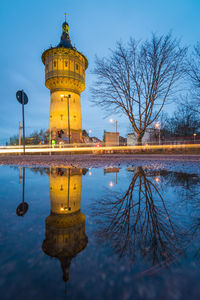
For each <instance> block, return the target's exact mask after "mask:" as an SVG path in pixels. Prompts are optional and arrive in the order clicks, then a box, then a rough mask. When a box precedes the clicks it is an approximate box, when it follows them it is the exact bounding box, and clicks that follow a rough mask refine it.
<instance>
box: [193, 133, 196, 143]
mask: <svg viewBox="0 0 200 300" xmlns="http://www.w3.org/2000/svg"><path fill="white" fill-rule="evenodd" d="M196 135H197V134H196V133H193V137H194V144H195V138H196Z"/></svg>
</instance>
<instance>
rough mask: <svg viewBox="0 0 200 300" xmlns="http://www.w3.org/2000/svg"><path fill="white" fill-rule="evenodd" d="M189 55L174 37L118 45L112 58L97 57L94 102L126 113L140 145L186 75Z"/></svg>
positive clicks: (154, 36) (93, 91)
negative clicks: (186, 61)
mask: <svg viewBox="0 0 200 300" xmlns="http://www.w3.org/2000/svg"><path fill="white" fill-rule="evenodd" d="M186 52H187V49H186V48H184V47H180V43H179V41H177V40H176V39H173V38H172V36H171V34H168V35H165V36H160V37H158V36H156V35H155V34H153V35H152V38H151V40H147V41H145V42H143V43H142V42H137V41H135V40H133V39H131V40H130V42H129V44H128V46H127V47H125V46H123V44H122V43H121V42H118V43H117V47H116V49H115V50H114V51H112V52H111V56H110V57H109V58H102V59H100V58H96V62H95V69H94V71H93V73H94V74H95V75H97V81H96V84H95V87H94V88H93V89H92V95H93V102H94V103H96V104H98V105H100V106H102V107H103V108H105V109H106V110H107V109H112V111H113V110H114V112H121V113H124V114H125V115H126V116H127V117H128V119H129V121H130V123H131V126H132V128H133V131H134V132H135V133H136V134H137V139H138V144H139V145H140V144H141V143H142V137H143V136H144V133H145V131H146V128H147V127H148V126H150V125H151V124H152V123H153V122H154V121H155V120H156V118H157V117H158V115H159V113H160V112H161V110H162V108H163V106H164V105H165V103H166V101H167V100H168V99H169V97H170V95H172V92H174V91H175V87H176V86H177V83H178V81H179V79H180V78H181V77H182V76H183V75H184V73H185V69H184V58H185V56H186Z"/></svg>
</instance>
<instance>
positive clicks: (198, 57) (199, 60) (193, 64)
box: [188, 42, 200, 112]
mask: <svg viewBox="0 0 200 300" xmlns="http://www.w3.org/2000/svg"><path fill="white" fill-rule="evenodd" d="M188 74H189V76H190V79H191V83H192V97H193V99H194V101H195V104H197V105H194V106H193V109H194V110H195V111H198V112H200V42H198V43H197V44H196V46H195V47H194V51H193V53H192V55H191V57H190V60H189V68H188Z"/></svg>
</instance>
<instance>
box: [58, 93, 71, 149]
mask: <svg viewBox="0 0 200 300" xmlns="http://www.w3.org/2000/svg"><path fill="white" fill-rule="evenodd" d="M60 96H61V98H67V114H68V138H69V144H70V121H69V98H71V95H70V94H69V95H60Z"/></svg>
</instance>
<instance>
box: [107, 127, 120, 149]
mask: <svg viewBox="0 0 200 300" xmlns="http://www.w3.org/2000/svg"><path fill="white" fill-rule="evenodd" d="M104 143H105V146H106V147H111V146H119V132H107V131H106V132H105V133H104Z"/></svg>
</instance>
